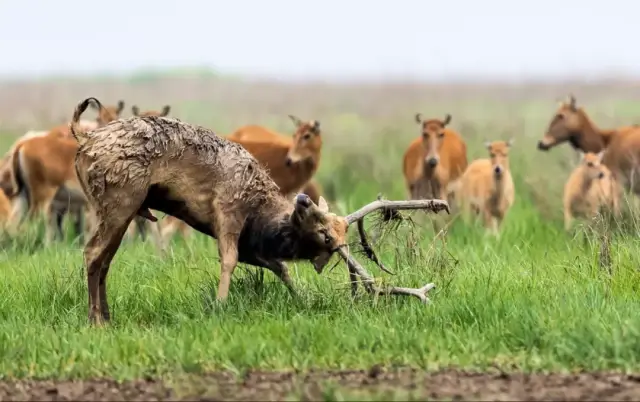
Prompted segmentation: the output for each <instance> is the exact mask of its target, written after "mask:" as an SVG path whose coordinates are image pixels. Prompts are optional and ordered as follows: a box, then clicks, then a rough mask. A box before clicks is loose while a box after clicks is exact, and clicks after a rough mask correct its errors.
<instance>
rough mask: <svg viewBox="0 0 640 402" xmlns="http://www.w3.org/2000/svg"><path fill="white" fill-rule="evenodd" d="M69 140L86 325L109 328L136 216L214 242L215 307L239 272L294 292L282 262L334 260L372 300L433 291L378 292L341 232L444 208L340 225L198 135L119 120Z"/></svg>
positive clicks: (426, 204)
mask: <svg viewBox="0 0 640 402" xmlns="http://www.w3.org/2000/svg"><path fill="white" fill-rule="evenodd" d="M91 102H94V103H96V104H98V105H99V101H98V100H97V99H95V98H87V99H85V100H84V101H82V102H81V103H80V104H79V105H78V106H77V108H76V110H75V112H74V117H73V120H72V121H73V122H77V121H78V119H79V116H80V115H81V114H82V112H83V111H84V110H85V109H86V108H87V107H88V104H89V103H91ZM72 133H73V135H74V136H75V137H76V139H77V140H78V143H79V144H80V146H79V149H78V152H77V154H76V161H75V166H76V171H77V174H78V178H79V181H80V183H81V185H82V187H83V189H84V192H85V194H86V195H87V198H88V201H89V202H90V203H91V205H92V206H93V210H94V211H95V214H96V218H97V224H96V227H95V230H94V231H93V234H92V235H91V237H90V239H89V240H88V242H87V243H86V245H85V250H84V259H85V264H86V266H87V282H88V283H87V284H88V291H89V319H90V320H91V321H92V322H94V323H98V324H100V323H102V322H105V321H108V320H110V312H109V307H108V304H107V290H106V289H107V288H106V286H107V274H108V272H109V267H110V264H111V260H112V259H113V257H114V255H115V254H116V252H117V250H118V248H119V246H120V243H121V241H122V237H123V236H124V234H125V232H126V230H127V227H128V225H129V224H130V222H131V221H132V219H133V218H134V217H135V216H142V217H145V218H147V219H149V220H152V221H155V220H156V218H155V217H154V216H153V215H152V213H151V211H150V209H154V210H157V211H161V212H164V213H166V214H169V215H172V216H175V217H177V218H179V219H181V220H183V221H185V222H186V223H187V224H189V226H191V227H192V228H194V229H195V230H197V231H199V232H201V233H204V234H206V235H209V236H211V237H214V238H215V239H217V243H218V254H219V256H220V261H221V271H222V273H221V276H220V282H219V285H218V292H217V296H216V297H217V300H219V301H223V300H225V299H226V298H227V296H228V294H229V286H230V282H231V276H232V274H233V272H234V270H235V268H236V265H237V264H238V262H244V263H247V264H251V265H255V266H258V267H262V268H266V269H268V270H270V271H272V272H273V273H274V274H275V275H277V276H278V277H279V278H280V279H281V280H282V282H283V283H284V284H285V285H286V287H287V288H289V289H290V290H291V291H292V292H293V284H292V281H291V278H290V276H289V271H288V268H287V266H286V264H285V261H287V260H307V261H311V262H313V264H314V267H315V268H316V270H317V271H318V272H319V273H320V272H322V270H323V268H324V266H325V265H326V264H327V263H328V261H329V257H330V256H331V255H332V254H333V253H334V252H337V253H338V254H339V255H340V256H341V257H342V258H343V259H344V260H345V261H347V265H348V267H349V273H350V277H351V278H352V279H353V280H352V288H353V287H354V286H356V285H357V281H356V280H355V278H356V276H359V277H360V279H361V281H362V283H363V285H364V286H365V289H366V290H367V291H369V292H371V293H374V294H401V295H412V296H415V297H418V298H420V299H421V300H422V301H424V302H427V301H428V299H427V296H426V293H427V291H429V290H430V289H432V288H433V287H434V285H433V284H428V285H425V286H423V287H422V288H419V289H411V288H399V287H390V288H386V289H381V288H378V287H377V286H376V285H375V283H374V281H373V278H371V276H370V275H369V274H368V273H367V272H366V270H365V269H364V268H363V267H362V265H360V264H359V263H358V262H357V261H356V260H355V259H354V258H353V257H352V256H351V255H349V253H348V252H347V251H346V250H345V247H344V246H345V244H346V241H347V230H348V228H349V225H350V224H352V223H354V222H362V219H363V218H364V216H365V215H367V214H368V213H370V212H373V211H375V210H379V209H383V208H386V209H390V210H394V209H427V208H431V209H433V210H436V211H437V210H440V209H448V206H447V204H446V202H441V201H437V200H422V201H399V202H393V201H382V200H378V201H375V202H373V203H372V204H369V205H367V206H365V207H364V208H362V209H360V210H359V211H356V212H355V213H353V214H351V215H348V216H346V217H341V216H337V215H335V214H332V213H330V212H329V211H328V207H327V204H326V202H325V201H324V199H322V198H321V199H320V201H319V204H318V205H316V204H314V203H313V202H312V201H311V200H310V198H309V197H308V196H306V195H303V194H298V195H296V196H295V197H294V198H293V199H291V198H288V197H285V196H283V195H282V194H281V192H280V190H279V188H278V186H277V185H276V183H275V182H274V181H273V179H272V178H271V177H270V176H269V174H268V173H267V171H266V170H265V169H264V168H263V167H262V166H261V165H260V163H259V162H258V161H257V160H256V159H255V158H254V157H253V156H252V155H251V154H250V153H249V152H248V151H246V150H245V149H244V148H243V147H242V146H240V145H239V144H236V143H234V142H232V141H228V140H226V139H223V138H221V137H219V136H217V135H216V134H214V133H213V132H212V131H210V130H208V129H206V128H203V127H200V126H195V125H191V124H188V123H185V122H181V121H179V120H177V119H173V118H169V117H158V116H147V117H131V118H128V119H122V120H118V121H116V122H113V123H111V124H109V125H108V126H105V127H102V128H99V129H97V130H94V131H92V132H88V133H86V132H83V131H82V130H81V129H79V128H78V127H76V126H75V125H74V123H72ZM359 225H361V223H359ZM363 241H364V240H363Z"/></svg>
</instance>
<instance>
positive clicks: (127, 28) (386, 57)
mask: <svg viewBox="0 0 640 402" xmlns="http://www.w3.org/2000/svg"><path fill="white" fill-rule="evenodd" d="M634 4H636V5H635V6H634ZM639 15H640V3H635V2H634V1H631V0H607V1H596V0H582V1H579V0H564V1H562V0H561V1H552V0H536V1H526V2H525V1H522V0H520V1H517V0H482V1H473V0H438V1H434V0H394V1H382V0H370V1H364V0H350V1H349V0H344V1H337V0H323V1H317V2H316V1H314V2H311V1H302V0H298V1H294V0H268V1H267V0H262V1H260V0H226V1H220V0H198V1H195V0H180V1H171V0H155V1H151V0H128V1H125V0H101V1H95V0H56V1H53V0H0V19H1V21H2V22H1V23H0V57H1V59H0V75H14V74H18V75H40V74H46V73H68V74H72V73H77V72H81V73H88V72H94V71H95V72H120V71H127V70H132V69H136V68H141V67H171V66H188V65H198V66H210V67H212V68H214V69H217V70H219V71H221V72H229V73H236V74H245V73H248V74H258V75H269V76H275V77H279V78H286V77H300V78H301V77H314V78H315V77H327V78H329V77H353V76H356V77H358V76H359V77H365V78H369V77H389V76H395V77H401V78H402V77H405V78H406V77H421V78H427V79H440V78H456V77H459V76H468V77H491V78H496V77H503V78H516V79H517V78H522V77H531V76H542V77H546V76H567V75H578V76H580V77H583V78H588V76H594V75H598V74H602V73H609V74H612V73H613V74H615V73H617V72H620V73H624V74H626V75H636V74H637V75H640V74H638V72H639V71H638V70H639V67H640V50H639V48H638V43H637V42H638V40H637V38H638V35H639V34H640V28H638V24H637V18H638V16H639Z"/></svg>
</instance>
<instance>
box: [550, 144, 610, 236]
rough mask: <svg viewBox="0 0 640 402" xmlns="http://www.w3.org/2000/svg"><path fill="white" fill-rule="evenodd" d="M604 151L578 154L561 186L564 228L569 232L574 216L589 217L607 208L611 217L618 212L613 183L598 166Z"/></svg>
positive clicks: (601, 165)
mask: <svg viewBox="0 0 640 402" xmlns="http://www.w3.org/2000/svg"><path fill="white" fill-rule="evenodd" d="M604 153H605V151H601V152H599V153H597V154H594V153H592V152H587V153H585V154H582V155H581V161H580V165H578V167H576V168H575V169H574V170H573V172H571V175H570V176H569V178H568V179H567V182H566V183H565V185H564V196H563V208H564V228H565V230H570V229H571V226H572V223H573V220H574V219H575V218H576V217H580V218H593V217H594V216H595V215H596V214H597V213H598V212H599V211H600V208H602V207H607V208H611V210H612V212H613V213H614V215H618V214H619V213H620V201H619V191H620V188H619V186H618V183H617V181H616V180H615V179H614V178H613V175H612V174H611V171H610V170H609V169H608V168H607V167H606V166H605V165H604V164H603V163H602V159H603V156H604Z"/></svg>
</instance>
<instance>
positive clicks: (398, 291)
mask: <svg viewBox="0 0 640 402" xmlns="http://www.w3.org/2000/svg"><path fill="white" fill-rule="evenodd" d="M338 254H340V256H341V257H342V258H344V260H345V261H346V263H347V265H348V266H349V277H352V275H353V273H356V274H358V276H360V280H361V282H362V284H363V285H364V287H365V289H366V290H367V292H369V293H371V294H373V295H376V296H377V295H381V294H384V295H402V296H414V297H417V298H418V299H420V301H422V302H423V303H425V304H428V303H429V298H428V297H427V293H428V292H429V291H430V290H431V289H433V288H435V287H436V285H435V284H433V283H428V284H426V285H424V286H423V287H421V288H402V287H396V286H391V287H387V288H385V289H380V288H379V287H377V286H376V284H375V281H374V280H373V277H372V276H371V275H370V274H369V273H368V272H367V270H365V269H364V267H363V266H362V265H360V263H358V262H357V261H356V260H355V259H354V258H353V257H352V256H351V255H350V254H349V253H348V252H347V251H345V249H344V248H340V249H338ZM353 283H354V282H352V284H353ZM352 293H353V285H352Z"/></svg>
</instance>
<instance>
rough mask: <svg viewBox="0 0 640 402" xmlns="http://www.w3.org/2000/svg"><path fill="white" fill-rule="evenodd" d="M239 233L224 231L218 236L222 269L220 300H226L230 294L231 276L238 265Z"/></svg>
mask: <svg viewBox="0 0 640 402" xmlns="http://www.w3.org/2000/svg"><path fill="white" fill-rule="evenodd" d="M239 237H240V236H239V235H237V234H234V233H229V232H226V233H225V232H223V233H222V234H221V235H220V237H219V238H218V254H219V255H220V261H221V269H222V273H221V274H220V284H219V285H218V295H217V296H216V299H217V300H218V301H224V300H226V299H227V297H228V296H229V286H230V285H231V276H232V275H233V271H234V270H235V269H236V266H237V265H238V239H239Z"/></svg>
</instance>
